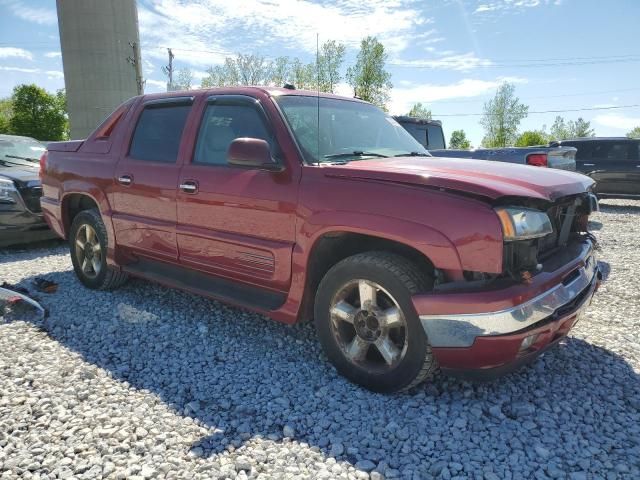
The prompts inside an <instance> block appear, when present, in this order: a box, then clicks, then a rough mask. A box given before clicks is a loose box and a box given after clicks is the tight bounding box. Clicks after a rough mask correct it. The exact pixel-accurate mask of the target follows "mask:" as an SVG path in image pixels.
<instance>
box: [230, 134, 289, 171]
mask: <svg viewBox="0 0 640 480" xmlns="http://www.w3.org/2000/svg"><path fill="white" fill-rule="evenodd" d="M227 163H228V164H229V165H234V166H236V167H244V168H258V169H260V170H268V171H270V172H280V171H282V170H284V168H283V167H282V165H279V164H277V163H276V162H274V161H273V158H272V157H271V150H270V149H269V144H268V143H267V142H266V141H265V140H262V139H260V138H246V137H245V138H236V139H235V140H234V141H233V142H231V144H230V145H229V148H228V149H227Z"/></svg>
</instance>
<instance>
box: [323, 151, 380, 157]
mask: <svg viewBox="0 0 640 480" xmlns="http://www.w3.org/2000/svg"><path fill="white" fill-rule="evenodd" d="M345 157H380V158H389V155H382V154H381V153H375V152H363V151H362V150H354V151H353V152H345V153H332V154H331V155H325V156H324V158H345Z"/></svg>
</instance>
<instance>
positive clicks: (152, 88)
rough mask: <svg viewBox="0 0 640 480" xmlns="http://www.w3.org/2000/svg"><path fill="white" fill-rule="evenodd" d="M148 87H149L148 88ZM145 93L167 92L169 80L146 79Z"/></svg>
mask: <svg viewBox="0 0 640 480" xmlns="http://www.w3.org/2000/svg"><path fill="white" fill-rule="evenodd" d="M146 87H148V88H146ZM144 90H145V93H153V92H166V91H167V82H166V81H163V80H153V79H151V78H147V79H145V89H144Z"/></svg>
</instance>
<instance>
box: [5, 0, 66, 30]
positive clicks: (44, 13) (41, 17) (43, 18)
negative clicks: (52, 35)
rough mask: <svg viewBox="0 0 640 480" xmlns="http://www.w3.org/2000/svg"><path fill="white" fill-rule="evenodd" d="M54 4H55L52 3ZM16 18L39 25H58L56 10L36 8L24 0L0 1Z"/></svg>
mask: <svg viewBox="0 0 640 480" xmlns="http://www.w3.org/2000/svg"><path fill="white" fill-rule="evenodd" d="M52 3H53V2H52ZM0 4H2V5H4V6H6V7H7V8H8V9H9V10H10V11H11V13H13V14H14V15H15V16H16V17H18V18H21V19H22V20H26V21H28V22H33V23H37V24H39V25H56V24H57V23H58V15H57V13H56V10H55V8H45V7H34V6H30V5H28V4H27V2H25V1H22V0H0Z"/></svg>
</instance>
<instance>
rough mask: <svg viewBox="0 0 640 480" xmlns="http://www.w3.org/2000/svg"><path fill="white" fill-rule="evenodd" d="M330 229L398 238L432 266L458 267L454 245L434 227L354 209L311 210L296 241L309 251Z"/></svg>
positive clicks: (453, 268)
mask: <svg viewBox="0 0 640 480" xmlns="http://www.w3.org/2000/svg"><path fill="white" fill-rule="evenodd" d="M333 232H347V233H359V234H363V235H369V236H373V237H378V238H382V239H385V240H391V241H394V242H398V243H401V244H404V245H407V246H409V247H412V248H414V249H416V250H418V251H419V252H420V253H422V254H423V255H425V256H426V257H427V258H428V259H429V260H430V261H431V263H433V265H434V266H435V267H436V268H440V269H443V270H461V269H462V263H461V261H460V257H459V255H458V252H457V250H456V247H455V246H454V245H453V243H452V242H451V241H450V240H449V239H448V238H447V237H446V236H445V235H444V234H442V233H441V232H439V231H438V230H436V229H434V228H431V227H429V226H426V225H422V224H419V223H415V222H411V221H409V220H403V219H398V218H393V217H386V216H381V215H376V214H367V213H355V212H320V213H317V214H314V215H312V216H310V217H308V218H307V219H306V221H305V223H304V224H303V225H302V228H301V229H300V237H299V241H300V243H301V244H302V246H303V248H304V250H305V251H306V252H311V251H312V250H313V246H314V245H315V243H316V242H317V241H318V240H319V239H320V238H321V237H322V236H324V235H326V234H328V233H333ZM303 240H304V242H303Z"/></svg>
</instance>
